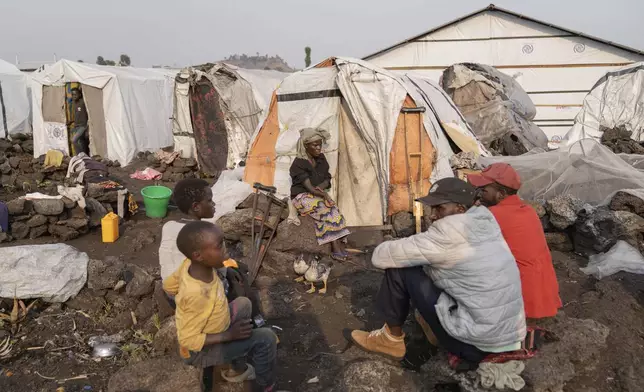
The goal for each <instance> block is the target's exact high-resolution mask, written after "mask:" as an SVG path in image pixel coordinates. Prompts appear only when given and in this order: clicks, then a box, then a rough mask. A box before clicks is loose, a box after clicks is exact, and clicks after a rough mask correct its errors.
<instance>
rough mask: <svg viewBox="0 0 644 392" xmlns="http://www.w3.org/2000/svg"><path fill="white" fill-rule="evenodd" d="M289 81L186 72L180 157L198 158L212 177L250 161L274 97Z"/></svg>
mask: <svg viewBox="0 0 644 392" xmlns="http://www.w3.org/2000/svg"><path fill="white" fill-rule="evenodd" d="M288 75H289V74H287V73H283V72H277V71H270V70H251V69H242V68H238V67H235V66H233V65H228V64H223V63H216V64H205V65H201V66H197V67H189V68H185V69H183V70H181V72H179V74H178V75H177V78H176V86H175V108H174V119H175V121H174V125H173V134H174V145H175V151H181V155H182V156H183V157H184V158H188V157H197V158H198V161H199V164H200V167H201V169H202V170H203V171H204V172H207V173H211V174H215V173H219V172H221V171H222V170H224V169H226V168H232V167H234V166H235V165H236V164H237V163H239V161H241V160H242V159H243V158H244V157H245V155H246V152H247V151H248V143H249V141H250V138H251V137H252V135H253V132H255V129H256V128H257V125H258V124H259V122H260V120H261V119H262V116H263V114H264V112H265V110H266V109H267V107H268V103H269V102H270V97H271V94H272V93H273V91H274V90H275V89H276V88H277V86H278V85H279V83H280V82H281V81H282V79H284V78H285V77H287V76H288Z"/></svg>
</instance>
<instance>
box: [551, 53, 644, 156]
mask: <svg viewBox="0 0 644 392" xmlns="http://www.w3.org/2000/svg"><path fill="white" fill-rule="evenodd" d="M622 126H623V127H625V128H626V130H628V131H631V132H632V135H631V138H632V139H633V140H637V141H640V142H641V141H644V63H637V64H633V65H631V66H628V67H625V68H622V69H620V70H617V71H614V72H609V73H607V74H606V75H604V76H603V77H602V78H601V79H599V80H598V81H597V83H595V86H594V87H593V88H592V90H591V91H590V93H589V94H588V95H587V96H586V98H585V99H584V105H583V107H582V109H581V111H580V112H579V114H578V115H577V117H576V118H575V125H574V126H573V127H572V129H571V130H570V131H569V132H568V133H567V134H566V136H565V137H564V142H563V143H564V144H565V145H570V144H572V143H575V142H577V141H578V140H581V139H584V138H593V139H596V140H600V139H601V137H602V134H603V132H602V128H609V129H614V128H618V127H622Z"/></svg>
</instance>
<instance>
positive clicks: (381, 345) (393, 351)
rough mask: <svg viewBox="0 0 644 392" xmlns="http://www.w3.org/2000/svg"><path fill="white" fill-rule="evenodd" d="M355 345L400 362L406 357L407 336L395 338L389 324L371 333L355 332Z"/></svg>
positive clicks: (352, 335)
mask: <svg viewBox="0 0 644 392" xmlns="http://www.w3.org/2000/svg"><path fill="white" fill-rule="evenodd" d="M350 338H351V340H352V341H353V343H355V344H356V346H358V347H359V348H361V349H362V350H364V351H368V352H371V353H374V354H379V355H382V356H384V357H387V358H391V359H394V360H396V361H400V360H401V359H403V358H404V357H405V335H404V334H403V336H393V335H392V334H391V331H390V330H389V327H388V326H387V324H385V326H384V327H382V328H381V329H376V330H374V331H371V332H367V331H360V330H357V329H356V330H353V331H351V335H350Z"/></svg>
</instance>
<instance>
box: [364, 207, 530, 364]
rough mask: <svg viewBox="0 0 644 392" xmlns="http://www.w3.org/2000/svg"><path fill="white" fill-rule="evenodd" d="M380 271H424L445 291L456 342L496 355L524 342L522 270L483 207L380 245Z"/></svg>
mask: <svg viewBox="0 0 644 392" xmlns="http://www.w3.org/2000/svg"><path fill="white" fill-rule="evenodd" d="M372 263H373V265H374V266H375V267H376V268H380V269H389V268H398V269H399V268H408V267H415V266H423V269H424V271H425V273H426V274H427V275H428V276H429V277H430V278H431V280H432V281H433V283H434V285H435V286H436V287H437V288H439V289H441V290H443V292H442V293H441V294H440V296H439V298H438V300H437V302H436V306H435V309H436V313H437V316H438V319H439V320H440V324H441V325H442V326H443V328H444V329H445V331H446V332H447V333H448V334H449V335H450V336H452V337H453V338H455V339H457V340H459V341H461V342H464V343H467V344H470V345H473V346H476V347H477V348H478V349H480V350H481V351H486V352H497V351H498V350H502V351H503V350H504V349H505V348H506V347H508V346H509V345H514V344H516V343H517V342H521V341H522V340H523V339H524V338H525V335H526V320H525V313H524V309H523V297H522V295H521V278H520V275H519V269H518V267H517V264H516V262H515V260H514V257H513V256H512V253H511V252H510V248H509V247H508V245H507V244H506V242H505V240H504V239H503V236H502V234H501V229H500V228H499V225H498V223H497V222H496V219H495V218H494V216H493V215H492V213H491V212H490V211H489V210H488V209H487V208H485V207H476V206H475V207H472V208H470V209H469V210H468V211H467V212H466V213H464V214H455V215H451V216H447V217H445V218H443V219H440V220H437V221H436V222H434V223H433V224H432V225H431V226H430V227H429V229H428V230H427V231H425V232H423V233H419V234H416V235H413V236H411V237H408V238H403V239H399V240H395V241H387V242H384V243H382V244H380V245H379V246H378V247H377V248H376V249H375V250H374V252H373V256H372Z"/></svg>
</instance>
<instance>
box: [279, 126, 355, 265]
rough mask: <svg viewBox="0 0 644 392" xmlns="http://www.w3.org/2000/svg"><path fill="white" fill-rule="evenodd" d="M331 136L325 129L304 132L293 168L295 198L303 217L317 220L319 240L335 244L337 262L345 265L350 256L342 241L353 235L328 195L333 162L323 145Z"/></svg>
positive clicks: (323, 242) (293, 195)
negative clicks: (330, 170)
mask: <svg viewBox="0 0 644 392" xmlns="http://www.w3.org/2000/svg"><path fill="white" fill-rule="evenodd" d="M330 136H331V135H329V133H328V132H327V131H325V130H323V129H314V128H305V129H302V130H301V131H300V139H299V141H298V143H297V158H295V160H294V161H293V164H291V169H290V174H291V180H292V186H291V198H292V199H293V206H295V208H296V209H297V211H298V212H299V213H300V215H308V216H310V217H311V218H313V219H314V220H315V224H316V225H315V236H316V238H317V240H318V244H319V245H324V244H328V243H331V247H332V249H333V256H332V257H333V258H334V259H335V260H339V261H344V260H346V259H347V257H348V254H347V253H346V251H345V250H344V249H343V246H342V244H341V243H340V241H339V240H340V239H341V238H343V237H346V236H347V235H349V230H348V229H347V228H346V224H345V221H344V217H343V216H342V214H341V213H340V211H339V210H338V207H337V206H336V205H335V202H334V201H333V199H332V198H331V196H329V194H328V193H327V190H328V189H330V188H331V173H329V162H327V160H326V157H325V156H324V154H322V145H323V144H324V143H325V142H326V141H327V140H329V138H330Z"/></svg>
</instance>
